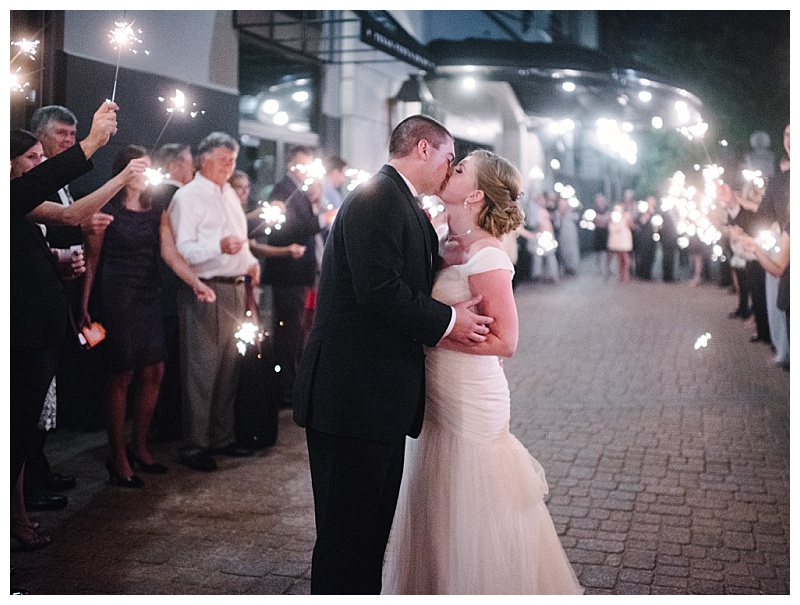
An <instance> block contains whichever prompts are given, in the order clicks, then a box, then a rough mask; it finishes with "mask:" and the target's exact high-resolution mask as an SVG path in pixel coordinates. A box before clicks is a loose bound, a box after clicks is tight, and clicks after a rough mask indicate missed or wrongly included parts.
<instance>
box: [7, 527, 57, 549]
mask: <svg viewBox="0 0 800 605" xmlns="http://www.w3.org/2000/svg"><path fill="white" fill-rule="evenodd" d="M11 537H12V538H13V539H15V540H16V541H17V542H18V543H19V546H18V550H21V551H24V552H33V551H35V550H39V549H41V548H44V547H45V546H50V536H48V535H47V534H44V533H39V532H38V531H36V529H34V528H33V527H32V526H30V525H28V526H24V525H18V526H16V527H12V528H11Z"/></svg>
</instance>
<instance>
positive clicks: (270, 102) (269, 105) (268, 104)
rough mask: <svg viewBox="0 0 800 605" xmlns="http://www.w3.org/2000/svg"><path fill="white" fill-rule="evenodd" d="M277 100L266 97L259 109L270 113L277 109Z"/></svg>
mask: <svg viewBox="0 0 800 605" xmlns="http://www.w3.org/2000/svg"><path fill="white" fill-rule="evenodd" d="M278 107H279V105H278V102H277V101H276V100H275V99H267V100H266V101H264V102H263V103H262V104H261V111H263V112H264V113H268V114H270V115H272V114H273V113H275V112H276V111H278Z"/></svg>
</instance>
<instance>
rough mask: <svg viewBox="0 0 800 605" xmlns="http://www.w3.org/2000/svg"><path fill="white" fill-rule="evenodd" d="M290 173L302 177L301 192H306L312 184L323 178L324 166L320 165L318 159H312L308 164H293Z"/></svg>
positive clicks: (320, 162)
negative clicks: (295, 173)
mask: <svg viewBox="0 0 800 605" xmlns="http://www.w3.org/2000/svg"><path fill="white" fill-rule="evenodd" d="M291 170H292V172H297V173H299V174H300V175H302V177H303V186H302V190H303V191H308V188H309V187H310V186H311V185H312V184H314V182H315V181H321V180H322V177H324V176H325V166H324V165H323V164H322V160H321V159H320V158H314V160H313V161H311V162H309V163H308V164H295V165H294V166H292V167H291Z"/></svg>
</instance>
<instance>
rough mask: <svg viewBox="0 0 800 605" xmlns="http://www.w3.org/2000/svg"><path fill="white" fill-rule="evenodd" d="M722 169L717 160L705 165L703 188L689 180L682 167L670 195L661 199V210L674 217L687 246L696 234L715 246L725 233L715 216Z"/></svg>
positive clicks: (680, 239) (683, 245)
mask: <svg viewBox="0 0 800 605" xmlns="http://www.w3.org/2000/svg"><path fill="white" fill-rule="evenodd" d="M722 173H723V169H722V168H721V167H719V166H717V165H715V164H709V165H707V166H705V167H704V168H703V170H702V177H703V180H704V183H703V187H702V189H699V188H697V187H695V186H693V185H690V184H688V182H687V178H686V175H685V174H684V173H683V172H680V171H678V172H676V173H675V174H674V175H673V176H672V178H671V179H670V183H669V190H668V194H667V197H665V198H662V200H661V211H662V212H663V213H669V214H670V215H671V216H672V217H673V219H674V222H675V229H676V231H677V235H678V238H677V244H678V247H679V248H681V249H685V248H687V247H688V246H689V243H690V240H691V238H693V237H694V238H697V239H698V240H699V241H700V242H702V243H703V244H705V245H707V246H712V247H713V246H714V245H715V244H716V243H717V242H718V241H719V240H720V238H721V237H722V233H721V232H720V231H719V229H718V228H717V226H716V225H715V224H714V221H713V220H712V218H713V216H714V213H715V212H718V208H717V205H716V191H717V182H718V181H719V178H720V176H721V175H722Z"/></svg>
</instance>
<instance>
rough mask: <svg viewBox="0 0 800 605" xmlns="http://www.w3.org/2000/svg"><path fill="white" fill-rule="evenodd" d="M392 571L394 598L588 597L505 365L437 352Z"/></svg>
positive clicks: (409, 458)
mask: <svg viewBox="0 0 800 605" xmlns="http://www.w3.org/2000/svg"><path fill="white" fill-rule="evenodd" d="M427 371H428V375H427V376H428V378H427V380H428V385H427V387H428V400H427V407H426V415H425V423H424V426H423V430H422V433H421V434H420V437H419V438H418V439H409V440H408V442H407V447H406V466H405V471H404V474H403V483H402V486H401V491H400V499H399V502H398V507H397V513H396V515H395V522H394V526H393V528H392V535H391V537H390V539H389V546H388V549H387V558H386V565H385V566H384V569H385V572H384V592H385V593H387V594H580V593H582V592H583V591H582V589H581V587H580V585H579V584H578V581H577V578H576V576H575V573H574V571H573V569H572V566H571V565H570V563H569V561H568V560H567V557H566V554H565V553H564V549H563V548H562V546H561V542H560V541H559V538H558V535H557V534H556V531H555V527H554V526H553V522H552V520H551V518H550V514H549V512H548V510H547V507H546V505H545V503H544V496H545V495H546V494H547V482H546V479H545V474H544V470H543V469H542V467H541V465H540V464H539V463H538V462H537V461H536V460H535V459H534V458H533V457H532V456H531V455H530V453H529V452H528V451H527V449H525V447H524V446H523V445H522V444H521V443H520V442H519V441H518V440H517V439H516V438H515V437H514V436H513V435H512V434H511V433H510V432H509V424H508V421H509V392H508V384H507V382H506V379H505V375H504V373H503V370H502V367H501V366H500V363H499V360H498V359H497V358H496V357H489V356H475V355H465V354H461V353H455V352H452V351H443V350H439V349H436V350H433V351H431V352H430V353H429V355H428V357H427Z"/></svg>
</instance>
